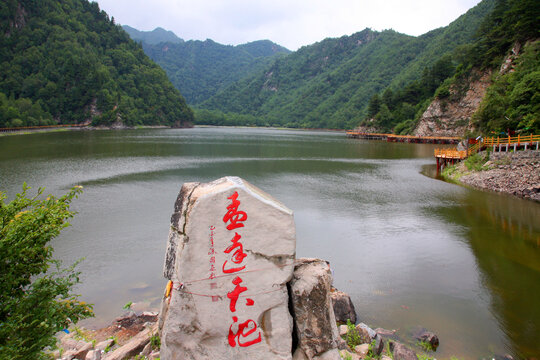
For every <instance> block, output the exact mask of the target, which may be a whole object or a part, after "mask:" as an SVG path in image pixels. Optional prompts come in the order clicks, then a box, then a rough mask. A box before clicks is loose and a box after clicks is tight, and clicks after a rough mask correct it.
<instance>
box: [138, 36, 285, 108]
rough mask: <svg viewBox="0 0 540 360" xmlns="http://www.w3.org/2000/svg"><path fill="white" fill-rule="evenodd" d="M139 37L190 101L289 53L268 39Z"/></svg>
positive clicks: (192, 101) (196, 99) (207, 96)
mask: <svg viewBox="0 0 540 360" xmlns="http://www.w3.org/2000/svg"><path fill="white" fill-rule="evenodd" d="M155 31H156V30H154V32H155ZM140 33H145V32H144V31H143V32H139V34H140ZM152 33H153V32H152ZM133 38H134V39H138V38H136V37H133ZM139 39H142V40H143V43H142V45H143V49H144V51H145V53H146V54H147V55H148V56H149V57H150V58H152V60H154V61H155V62H156V63H158V64H159V65H160V66H161V67H162V68H163V69H164V70H165V72H166V73H167V75H168V77H169V79H170V80H171V81H172V83H173V84H174V86H176V88H177V89H179V90H180V92H181V93H182V94H183V95H184V96H185V98H186V101H187V102H188V103H189V104H193V105H196V104H199V103H200V102H202V101H204V100H207V99H208V98H210V97H211V96H213V95H214V94H216V93H217V92H218V91H219V90H222V89H224V88H226V87H227V86H229V85H230V84H232V83H234V82H236V81H238V80H240V79H242V78H243V77H245V76H248V75H249V74H251V73H253V72H257V71H260V70H262V69H263V68H264V67H266V66H268V64H269V63H270V62H271V61H272V60H274V59H276V57H280V56H283V55H285V54H288V53H290V51H289V50H287V49H285V48H284V47H281V46H279V45H277V44H274V43H273V42H271V41H268V40H260V41H255V42H251V43H248V44H243V45H237V46H231V45H222V44H218V43H216V42H214V41H212V40H206V41H198V40H196V41H194V40H190V41H186V42H181V43H178V42H177V43H172V42H166V43H159V44H152V43H148V42H145V40H144V38H142V37H141V38H139Z"/></svg>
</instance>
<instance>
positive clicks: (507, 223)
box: [439, 190, 540, 358]
mask: <svg viewBox="0 0 540 360" xmlns="http://www.w3.org/2000/svg"><path fill="white" fill-rule="evenodd" d="M461 203H462V204H461V205H460V206H456V207H446V208H441V209H440V210H439V211H440V213H441V214H442V215H443V216H444V217H446V218H447V219H448V221H454V222H456V223H457V224H460V225H463V229H464V235H465V239H466V241H467V244H468V245H469V246H470V248H471V250H472V253H473V254H474V256H475V257H476V263H477V266H478V269H479V270H480V273H481V281H482V285H483V286H484V287H485V288H486V289H488V290H489V294H490V297H491V298H490V309H491V312H492V314H493V316H494V317H495V318H496V319H497V321H498V322H499V325H500V328H501V329H502V330H503V331H504V333H505V334H506V335H507V340H506V341H507V343H506V344H505V347H506V348H507V349H508V351H509V352H510V353H512V354H513V356H515V357H516V358H527V357H533V356H538V354H540V342H539V338H538V335H539V334H540V223H539V222H538V219H540V206H539V205H538V204H537V203H534V202H531V201H523V200H520V199H515V198H512V197H510V196H507V195H500V194H489V193H488V194H486V193H481V192H479V191H475V190H471V191H467V192H465V193H464V194H463V197H462V199H461Z"/></svg>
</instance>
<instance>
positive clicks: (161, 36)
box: [122, 25, 184, 45]
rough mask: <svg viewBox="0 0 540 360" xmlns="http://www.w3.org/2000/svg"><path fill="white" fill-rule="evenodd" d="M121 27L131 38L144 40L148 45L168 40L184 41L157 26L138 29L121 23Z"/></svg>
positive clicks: (173, 41)
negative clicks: (149, 29) (145, 29)
mask: <svg viewBox="0 0 540 360" xmlns="http://www.w3.org/2000/svg"><path fill="white" fill-rule="evenodd" d="M122 28H123V29H124V30H125V31H126V32H127V33H128V34H129V36H130V37H131V38H132V39H133V40H135V41H140V42H144V43H147V44H150V45H155V44H159V43H162V42H169V43H175V44H178V43H183V42H184V40H183V39H181V38H179V37H178V36H176V34H175V33H173V32H172V31H170V30H165V29H163V28H161V27H157V28H155V29H154V30H152V31H139V30H137V29H135V28H132V27H131V26H128V25H122Z"/></svg>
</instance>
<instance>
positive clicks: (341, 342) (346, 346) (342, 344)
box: [337, 336, 351, 351]
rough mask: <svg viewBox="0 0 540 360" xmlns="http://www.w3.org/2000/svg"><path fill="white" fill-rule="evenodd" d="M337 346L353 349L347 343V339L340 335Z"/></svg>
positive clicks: (341, 348)
mask: <svg viewBox="0 0 540 360" xmlns="http://www.w3.org/2000/svg"><path fill="white" fill-rule="evenodd" d="M337 347H338V349H339V350H348V351H351V348H350V347H349V345H348V344H347V341H345V339H343V338H342V337H339V336H338V339H337Z"/></svg>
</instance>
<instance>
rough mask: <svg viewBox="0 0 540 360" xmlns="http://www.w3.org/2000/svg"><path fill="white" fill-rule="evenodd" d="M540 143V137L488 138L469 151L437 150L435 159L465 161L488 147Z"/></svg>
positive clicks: (454, 149) (471, 147)
mask: <svg viewBox="0 0 540 360" xmlns="http://www.w3.org/2000/svg"><path fill="white" fill-rule="evenodd" d="M537 142H540V135H517V136H508V137H506V138H501V137H496V138H495V137H488V138H484V139H483V140H481V141H479V142H477V143H476V144H474V145H472V146H470V147H469V148H468V149H467V150H457V149H456V148H450V149H435V157H438V158H445V159H459V160H463V159H465V158H467V157H469V156H471V155H472V154H474V153H477V152H479V151H480V150H482V149H483V148H485V147H488V146H499V145H516V146H519V145H524V144H531V143H537Z"/></svg>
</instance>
